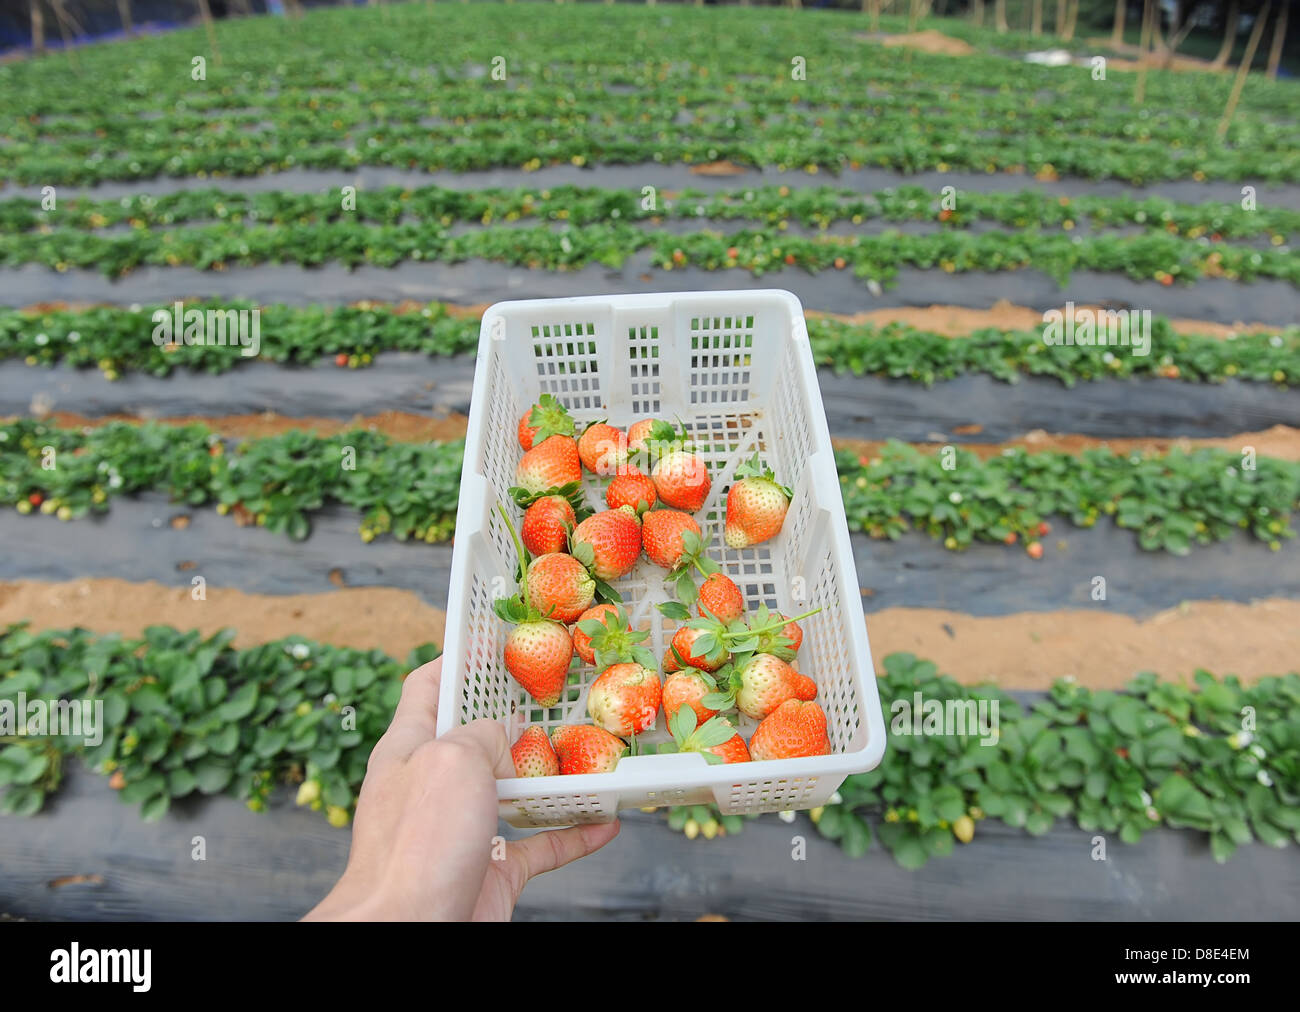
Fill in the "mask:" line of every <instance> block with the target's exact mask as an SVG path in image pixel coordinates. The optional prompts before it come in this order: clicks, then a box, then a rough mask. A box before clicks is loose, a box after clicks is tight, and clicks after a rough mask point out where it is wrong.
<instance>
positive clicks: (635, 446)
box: [627, 418, 663, 453]
mask: <svg viewBox="0 0 1300 1012" xmlns="http://www.w3.org/2000/svg"><path fill="white" fill-rule="evenodd" d="M660 424H663V423H661V422H660V421H659V420H658V419H657V418H643V419H641V421H639V422H633V423H632V424H631V425H630V426H629V427H628V430H627V449H628V452H629V453H636V452H637V451H639V450H644V449H646V448H647V445H648V443H649V440H650V433H651V432H653V431H654V427H655V426H656V425H660Z"/></svg>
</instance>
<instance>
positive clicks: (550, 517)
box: [519, 495, 577, 555]
mask: <svg viewBox="0 0 1300 1012" xmlns="http://www.w3.org/2000/svg"><path fill="white" fill-rule="evenodd" d="M576 523H577V517H576V516H575V515H574V512H573V505H572V504H571V503H570V502H569V500H568V499H566V498H564V496H562V495H546V496H542V498H540V499H538V500H537V501H536V502H535V503H533V504H532V505H531V506H529V507H528V509H526V510H524V520H523V524H522V525H521V526H520V528H519V536H520V537H521V538H523V542H524V547H525V548H527V549H528V550H529V551H530V552H531V553H532V554H533V555H547V554H549V553H550V552H564V551H567V550H568V548H569V532H570V531H572V530H573V526H574V524H576Z"/></svg>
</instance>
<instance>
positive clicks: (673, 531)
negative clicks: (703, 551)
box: [641, 510, 703, 569]
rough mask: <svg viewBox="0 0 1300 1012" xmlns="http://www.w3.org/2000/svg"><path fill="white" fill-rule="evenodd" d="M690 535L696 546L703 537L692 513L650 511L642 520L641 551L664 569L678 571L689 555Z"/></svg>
mask: <svg viewBox="0 0 1300 1012" xmlns="http://www.w3.org/2000/svg"><path fill="white" fill-rule="evenodd" d="M691 535H693V536H694V538H695V539H696V542H699V541H701V539H702V537H703V535H702V534H701V532H700V525H699V524H697V523H696V522H695V518H694V517H693V516H691V515H690V514H689V513H682V512H681V511H679V510H650V511H649V512H648V513H646V514H645V515H644V516H642V517H641V547H642V548H643V549H644V550H645V556H646V558H647V559H649V560H650V561H651V562H653V563H654V564H655V565H656V566H662V567H663V568H664V569H676V568H677V566H678V565H680V564H681V562H682V560H683V558H684V557H685V556H687V555H689V554H690V553H689V552H688V551H687V549H686V544H685V541H686V539H687V538H688V536H691Z"/></svg>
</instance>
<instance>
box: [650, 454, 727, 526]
mask: <svg viewBox="0 0 1300 1012" xmlns="http://www.w3.org/2000/svg"><path fill="white" fill-rule="evenodd" d="M650 478H651V480H652V481H653V482H654V483H655V491H656V492H658V493H659V501H660V502H662V503H663V504H664V505H665V506H673V507H676V508H677V509H681V510H686V511H687V512H688V513H694V512H695V511H696V510H698V509H699V508H700V507H701V506H703V505H704V500H705V499H707V498H708V496H709V489H710V488H711V487H712V484H713V483H712V481H710V479H709V468H708V466H707V465H706V464H705V463H704V460H703V458H701V457H699V456H697V455H696V454H694V453H691V452H690V451H689V450H673V451H671V452H669V453H666V454H664V455H663V456H662V457H660V458H659V462H658V463H657V464H655V466H654V470H653V471H651V472H650Z"/></svg>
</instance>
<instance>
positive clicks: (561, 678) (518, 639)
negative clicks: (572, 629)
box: [498, 612, 573, 706]
mask: <svg viewBox="0 0 1300 1012" xmlns="http://www.w3.org/2000/svg"><path fill="white" fill-rule="evenodd" d="M498 614H500V612H498ZM501 617H502V618H505V619H506V620H507V621H513V619H512V618H511V617H510V616H508V615H501ZM572 660H573V640H572V639H571V638H570V636H569V630H567V629H565V628H564V626H562V625H561V624H560V623H559V622H553V621H551V620H550V619H544V618H535V619H525V620H523V621H520V622H519V624H518V625H516V626H515V627H514V628H513V629H511V630H510V632H509V634H508V635H507V636H506V647H505V663H506V670H507V671H509V672H510V674H511V675H512V676H513V677H514V680H515V681H516V682H518V683H519V684H520V685H522V686H523V687H524V688H525V689H526V690H527V691H528V694H529V695H530V696H532V697H533V699H535V700H537V703H538V705H539V706H554V705H555V704H556V703H558V702H559V700H560V694H561V693H562V692H563V691H564V686H565V683H566V681H567V680H568V677H569V662H570V661H572Z"/></svg>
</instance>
